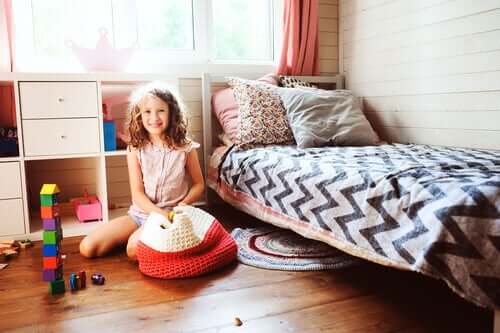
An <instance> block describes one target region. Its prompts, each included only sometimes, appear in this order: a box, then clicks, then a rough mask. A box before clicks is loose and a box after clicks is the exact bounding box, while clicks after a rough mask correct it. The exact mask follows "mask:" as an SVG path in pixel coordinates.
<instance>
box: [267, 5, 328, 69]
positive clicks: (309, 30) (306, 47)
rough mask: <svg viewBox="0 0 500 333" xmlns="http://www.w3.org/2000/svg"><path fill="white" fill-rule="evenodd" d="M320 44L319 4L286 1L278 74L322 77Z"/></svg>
mask: <svg viewBox="0 0 500 333" xmlns="http://www.w3.org/2000/svg"><path fill="white" fill-rule="evenodd" d="M318 44H319V42H318V1H317V0H285V13H284V26H283V47H282V50H281V59H280V64H279V66H278V70H277V74H280V75H319V59H318V52H319V51H318Z"/></svg>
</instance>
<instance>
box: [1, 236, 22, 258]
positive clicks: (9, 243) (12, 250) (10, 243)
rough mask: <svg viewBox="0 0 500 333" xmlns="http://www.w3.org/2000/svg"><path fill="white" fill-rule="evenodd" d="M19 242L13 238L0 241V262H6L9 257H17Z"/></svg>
mask: <svg viewBox="0 0 500 333" xmlns="http://www.w3.org/2000/svg"><path fill="white" fill-rule="evenodd" d="M19 247H20V244H19V242H18V241H16V240H13V239H4V240H1V241H0V262H6V261H7V260H9V259H12V258H14V257H17V255H18V251H19Z"/></svg>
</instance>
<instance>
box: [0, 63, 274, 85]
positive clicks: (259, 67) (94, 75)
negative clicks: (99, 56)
mask: <svg viewBox="0 0 500 333" xmlns="http://www.w3.org/2000/svg"><path fill="white" fill-rule="evenodd" d="M275 69H276V67H275V65H273V64H250V63H248V64H243V63H233V64H230V63H210V64H169V65H168V66H165V67H164V68H156V69H152V68H151V69H149V70H148V69H147V68H145V69H144V70H142V71H139V70H134V71H132V70H127V71H123V72H105V71H99V72H84V71H80V72H78V71H48V70H44V71H42V70H39V71H38V70H31V71H20V72H12V73H11V72H0V81H2V80H4V81H10V80H15V79H21V80H22V78H23V77H27V76H30V77H31V76H33V75H35V76H36V75H40V76H42V75H43V76H53V77H54V78H53V79H54V80H57V79H58V76H59V77H60V76H64V77H66V78H71V77H72V76H74V77H81V76H84V77H88V79H89V80H106V78H110V79H112V78H115V77H124V78H127V77H130V78H131V79H134V78H137V77H142V76H147V77H161V76H163V77H165V76H169V77H183V78H200V77H201V76H202V75H203V73H210V74H215V75H217V74H220V75H224V74H234V73H238V74H267V73H271V72H274V71H275Z"/></svg>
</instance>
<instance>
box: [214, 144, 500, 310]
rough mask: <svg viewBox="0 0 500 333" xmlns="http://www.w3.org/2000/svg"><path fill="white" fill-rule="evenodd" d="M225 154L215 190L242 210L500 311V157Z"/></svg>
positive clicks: (380, 150)
mask: <svg viewBox="0 0 500 333" xmlns="http://www.w3.org/2000/svg"><path fill="white" fill-rule="evenodd" d="M214 155H215V154H214ZM224 155H225V156H224V158H222V157H221V156H220V154H219V156H216V157H215V159H214V160H213V161H212V163H216V164H217V165H214V164H212V167H211V171H210V172H209V174H210V176H209V180H208V183H209V186H210V187H212V188H213V189H214V190H216V191H217V192H218V193H219V195H220V196H221V197H222V198H223V199H224V200H225V201H227V202H229V203H230V204H232V205H233V206H235V207H237V208H239V209H241V210H243V211H245V212H247V213H249V214H251V215H253V216H255V217H257V218H259V219H262V220H263V221H266V222H269V223H271V224H274V225H277V226H279V227H284V228H288V229H292V230H294V231H296V232H298V233H299V234H301V235H303V236H305V237H308V238H312V239H317V240H321V241H323V242H326V243H328V244H330V245H332V246H334V247H336V248H339V249H341V250H343V251H345V252H347V253H350V254H352V255H355V256H358V257H361V258H364V259H367V260H370V261H373V262H376V263H380V264H383V265H387V266H391V267H396V268H400V269H405V270H412V271H416V272H420V273H423V274H426V275H429V276H432V277H436V278H440V279H442V280H444V281H445V282H446V283H447V284H448V286H449V287H450V288H451V289H453V290H454V291H455V292H456V293H458V294H459V295H461V296H462V297H464V298H466V299H468V300H469V301H471V302H474V303H476V304H477V305H480V306H484V307H488V308H492V309H494V308H496V309H499V308H500V260H499V259H498V258H500V152H495V151H486V150H472V149H460V148H445V147H434V146H423V145H401V144H395V145H382V146H373V147H329V148H311V149H297V148H295V147H291V146H286V147H285V146H273V147H266V148H255V149H251V150H235V149H233V150H231V151H229V152H228V153H227V154H224ZM213 158H214V157H213Z"/></svg>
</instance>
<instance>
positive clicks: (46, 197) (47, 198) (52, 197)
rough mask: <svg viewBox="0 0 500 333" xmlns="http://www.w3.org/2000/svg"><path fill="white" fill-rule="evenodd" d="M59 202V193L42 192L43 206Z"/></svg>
mask: <svg viewBox="0 0 500 333" xmlns="http://www.w3.org/2000/svg"><path fill="white" fill-rule="evenodd" d="M58 202H59V199H58V195H57V194H40V205H41V206H55V205H57V204H58Z"/></svg>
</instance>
